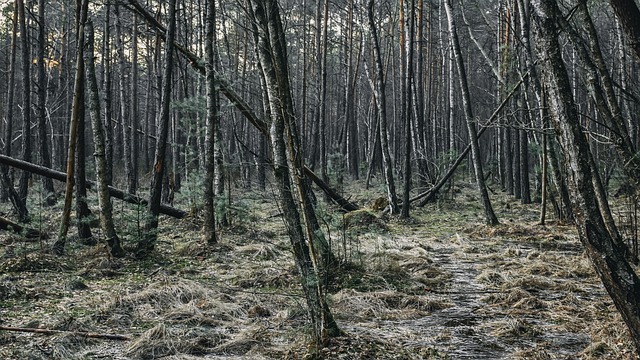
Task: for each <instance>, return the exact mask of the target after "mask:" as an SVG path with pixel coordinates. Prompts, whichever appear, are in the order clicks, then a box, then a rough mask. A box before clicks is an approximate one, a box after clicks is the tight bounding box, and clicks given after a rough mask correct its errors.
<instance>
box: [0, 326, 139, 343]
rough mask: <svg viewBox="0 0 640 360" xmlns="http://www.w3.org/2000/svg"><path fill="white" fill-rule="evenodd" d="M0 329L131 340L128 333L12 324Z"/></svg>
mask: <svg viewBox="0 0 640 360" xmlns="http://www.w3.org/2000/svg"><path fill="white" fill-rule="evenodd" d="M0 330H4V331H17V332H28V333H36V334H44V335H57V334H69V335H76V336H81V337H85V338H92V339H107V340H121V341H129V340H131V338H130V337H129V336H127V335H119V334H101V333H93V332H86V331H64V330H51V329H39V328H21V327H12V326H0Z"/></svg>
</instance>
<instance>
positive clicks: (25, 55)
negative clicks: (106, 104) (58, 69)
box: [16, 0, 31, 203]
mask: <svg viewBox="0 0 640 360" xmlns="http://www.w3.org/2000/svg"><path fill="white" fill-rule="evenodd" d="M16 6H17V7H18V18H19V28H20V48H21V51H22V160H24V161H26V162H31V75H30V74H31V54H30V51H29V44H30V42H29V35H28V34H29V31H28V29H27V19H26V14H25V4H24V0H17V1H16ZM30 180H31V173H29V172H28V171H23V172H22V175H21V176H20V183H19V185H18V194H19V195H20V199H22V201H23V202H25V203H26V201H27V193H28V192H29V181H30Z"/></svg>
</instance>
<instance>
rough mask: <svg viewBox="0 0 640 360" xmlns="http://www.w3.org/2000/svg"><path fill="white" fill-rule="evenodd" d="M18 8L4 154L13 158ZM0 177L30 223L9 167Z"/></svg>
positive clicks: (20, 214)
mask: <svg viewBox="0 0 640 360" xmlns="http://www.w3.org/2000/svg"><path fill="white" fill-rule="evenodd" d="M17 40H18V6H15V7H14V10H13V30H12V32H11V50H10V55H9V89H8V94H7V112H6V121H7V127H6V129H5V136H4V153H5V154H6V155H7V156H11V152H12V151H11V142H12V141H13V100H14V96H15V79H16V52H17V43H18V41H17ZM0 172H1V174H0V176H1V179H0V180H1V181H2V188H3V189H4V190H5V191H6V192H7V197H8V198H9V200H10V201H11V204H12V205H13V208H14V210H15V211H16V213H17V214H18V219H19V220H20V222H23V223H27V222H29V210H28V209H27V205H26V202H25V201H24V200H23V199H22V198H21V197H20V195H19V194H18V192H17V191H16V189H15V188H14V186H13V179H12V177H11V175H10V173H9V167H8V166H5V165H2V166H0Z"/></svg>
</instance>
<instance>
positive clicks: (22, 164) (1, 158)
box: [0, 155, 187, 219]
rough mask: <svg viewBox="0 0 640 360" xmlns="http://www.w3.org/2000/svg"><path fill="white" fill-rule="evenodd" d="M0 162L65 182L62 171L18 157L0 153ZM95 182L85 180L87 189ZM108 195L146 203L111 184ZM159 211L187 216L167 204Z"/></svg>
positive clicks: (136, 202)
mask: <svg viewBox="0 0 640 360" xmlns="http://www.w3.org/2000/svg"><path fill="white" fill-rule="evenodd" d="M0 164H5V165H8V166H12V167H15V168H18V169H20V170H25V171H29V172H32V173H34V174H37V175H41V176H45V177H48V178H51V179H54V180H58V181H62V182H66V181H67V174H66V173H64V172H62V171H57V170H53V169H49V168H46V167H44V166H40V165H36V164H32V163H29V162H26V161H23V160H18V159H14V158H12V157H9V156H6V155H0ZM96 186H97V185H96V183H95V181H90V180H87V188H89V189H95V188H96ZM109 195H111V196H112V197H114V198H117V199H120V200H123V201H126V202H128V203H130V204H135V205H143V206H144V205H147V203H148V202H147V200H146V199H144V198H142V197H140V196H138V195H133V194H129V193H127V192H125V191H123V190H120V189H116V188H114V187H113V186H109ZM160 212H161V213H163V214H165V215H169V216H172V217H175V218H178V219H182V218H184V217H185V216H187V212H186V211H183V210H180V209H176V208H174V207H171V206H169V205H165V204H162V205H160Z"/></svg>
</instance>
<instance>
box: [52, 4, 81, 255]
mask: <svg viewBox="0 0 640 360" xmlns="http://www.w3.org/2000/svg"><path fill="white" fill-rule="evenodd" d="M78 1H81V0H78ZM88 3H89V0H84V1H82V5H81V10H80V14H79V15H80V17H79V19H78V21H77V27H78V31H77V34H78V35H77V39H78V46H77V53H76V75H75V81H74V84H73V105H72V108H71V123H70V129H69V149H68V151H67V186H66V189H65V196H64V207H63V209H62V218H61V219H60V230H59V231H58V238H57V240H56V242H55V243H54V244H53V251H54V252H55V253H56V254H59V255H62V254H63V253H64V247H65V245H66V242H67V233H68V231H69V221H70V219H71V202H72V201H73V186H74V184H75V180H74V174H75V165H76V147H77V138H78V136H77V135H78V123H79V121H80V114H81V109H80V107H81V106H82V103H81V100H82V94H81V93H80V92H81V90H82V89H83V86H82V82H83V81H84V76H83V63H84V24H85V22H86V20H87V11H88V7H89V4H88Z"/></svg>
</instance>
